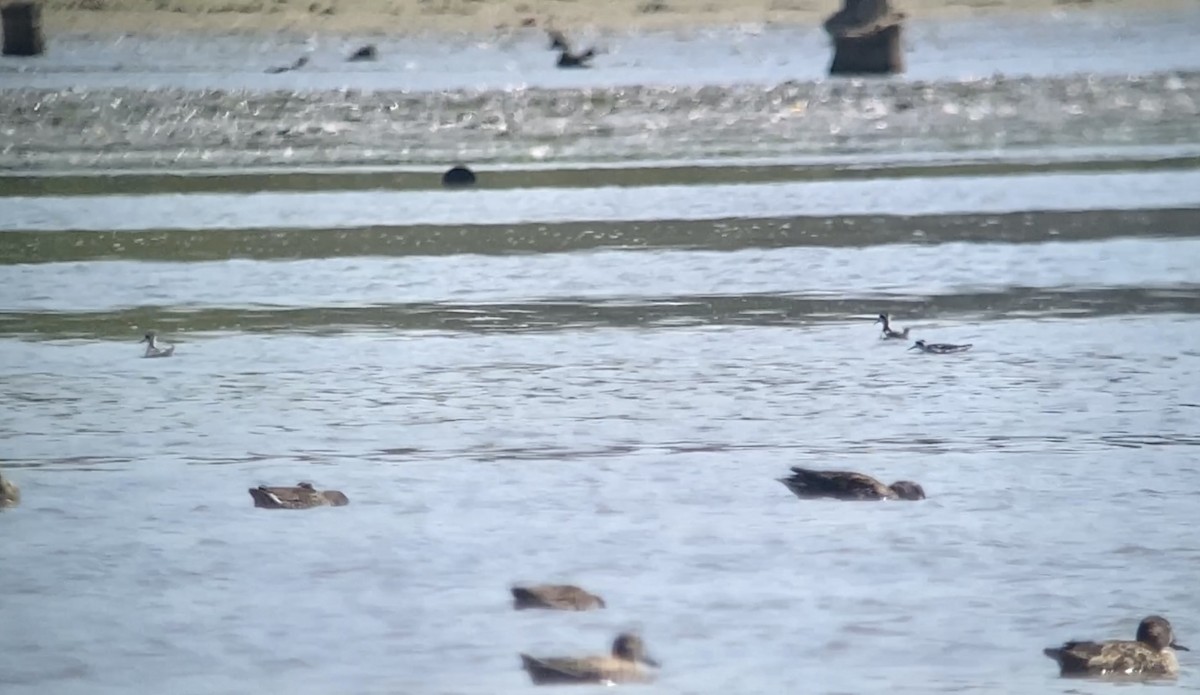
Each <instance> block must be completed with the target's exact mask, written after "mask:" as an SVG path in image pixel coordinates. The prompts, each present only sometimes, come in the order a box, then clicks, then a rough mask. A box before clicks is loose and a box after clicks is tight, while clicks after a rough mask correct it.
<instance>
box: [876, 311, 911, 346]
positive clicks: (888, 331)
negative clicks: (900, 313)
mask: <svg viewBox="0 0 1200 695" xmlns="http://www.w3.org/2000/svg"><path fill="white" fill-rule="evenodd" d="M890 318H891V317H890V316H888V315H887V314H880V315H879V318H877V319H875V323H882V324H883V337H884V339H885V340H893V339H894V340H907V339H908V329H907V328H905V329H904V330H902V331H894V330H892V326H891V322H890Z"/></svg>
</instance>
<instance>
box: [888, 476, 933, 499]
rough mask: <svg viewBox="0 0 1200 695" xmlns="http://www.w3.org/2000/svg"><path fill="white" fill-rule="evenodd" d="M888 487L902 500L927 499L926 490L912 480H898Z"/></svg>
mask: <svg viewBox="0 0 1200 695" xmlns="http://www.w3.org/2000/svg"><path fill="white" fill-rule="evenodd" d="M888 487H889V488H891V490H892V492H894V493H896V496H897V497H899V498H900V499H902V500H923V499H925V488H923V487H921V485H920V484H919V483H914V482H913V481H911V480H897V481H896V482H894V483H892V484H891V485H889V486H888Z"/></svg>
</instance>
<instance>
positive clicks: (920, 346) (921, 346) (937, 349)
mask: <svg viewBox="0 0 1200 695" xmlns="http://www.w3.org/2000/svg"><path fill="white" fill-rule="evenodd" d="M970 349H971V343H966V344H965V345H951V344H950V343H926V342H925V341H924V340H918V341H917V342H915V343H913V346H912V347H910V348H909V350H920V351H921V352H932V353H933V354H935V355H949V354H950V353H952V352H966V351H967V350H970Z"/></svg>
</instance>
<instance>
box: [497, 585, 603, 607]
mask: <svg viewBox="0 0 1200 695" xmlns="http://www.w3.org/2000/svg"><path fill="white" fill-rule="evenodd" d="M511 591H512V595H513V608H516V609H517V610H524V609H526V608H548V609H550V610H559V611H587V610H591V609H593V608H604V607H605V605H604V599H602V598H600V597H599V596H597V595H595V594H591V593H588V592H586V591H584V590H583V589H580V588H579V587H577V586H572V585H570V584H537V585H532V586H514V587H513V588H512V589H511Z"/></svg>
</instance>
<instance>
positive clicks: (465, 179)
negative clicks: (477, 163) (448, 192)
mask: <svg viewBox="0 0 1200 695" xmlns="http://www.w3.org/2000/svg"><path fill="white" fill-rule="evenodd" d="M442 185H443V186H445V187H446V188H465V187H466V186H474V185H475V172H473V171H471V170H470V169H468V168H467V167H466V166H465V165H462V164H459V165H457V166H455V167H453V168H452V169H450V170H449V171H447V172H446V173H444V174H442Z"/></svg>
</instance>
